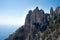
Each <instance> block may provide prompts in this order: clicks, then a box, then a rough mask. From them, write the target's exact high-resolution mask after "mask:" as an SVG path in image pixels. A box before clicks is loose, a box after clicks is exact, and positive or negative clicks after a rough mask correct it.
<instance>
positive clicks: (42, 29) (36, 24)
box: [5, 7, 60, 40]
mask: <svg viewBox="0 0 60 40" xmlns="http://www.w3.org/2000/svg"><path fill="white" fill-rule="evenodd" d="M5 40H60V7H57V8H56V9H55V10H53V8H52V7H51V8H50V13H45V12H44V10H43V9H39V8H38V7H36V8H35V9H34V10H30V11H29V12H28V14H27V16H26V19H25V23H24V25H22V26H21V27H20V28H19V29H17V30H16V31H15V32H14V33H13V34H11V35H9V37H8V38H6V39H5Z"/></svg>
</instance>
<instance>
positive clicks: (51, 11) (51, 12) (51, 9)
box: [50, 7, 54, 15]
mask: <svg viewBox="0 0 60 40" xmlns="http://www.w3.org/2000/svg"><path fill="white" fill-rule="evenodd" d="M53 12H54V11H53V7H51V8H50V14H51V15H53Z"/></svg>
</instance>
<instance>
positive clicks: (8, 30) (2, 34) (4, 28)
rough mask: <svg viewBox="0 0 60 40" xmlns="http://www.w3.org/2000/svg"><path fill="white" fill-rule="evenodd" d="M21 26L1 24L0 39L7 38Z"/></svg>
mask: <svg viewBox="0 0 60 40" xmlns="http://www.w3.org/2000/svg"><path fill="white" fill-rule="evenodd" d="M19 27H20V26H17V25H0V40H5V39H6V38H7V37H8V36H9V35H10V34H12V33H14V32H15V31H16V30H17V29H18V28H19Z"/></svg>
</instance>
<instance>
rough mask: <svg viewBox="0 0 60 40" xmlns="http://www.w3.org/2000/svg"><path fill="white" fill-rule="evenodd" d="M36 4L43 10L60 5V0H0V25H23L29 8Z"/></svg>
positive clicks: (47, 10) (46, 10)
mask: <svg viewBox="0 0 60 40" xmlns="http://www.w3.org/2000/svg"><path fill="white" fill-rule="evenodd" d="M36 6H38V7H39V8H40V9H41V8H42V9H43V10H44V11H45V12H49V10H50V7H53V8H54V9H55V8H56V7H57V6H60V0H0V25H23V23H24V21H25V16H26V14H27V13H28V11H29V10H30V9H34V8H35V7H36Z"/></svg>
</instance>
